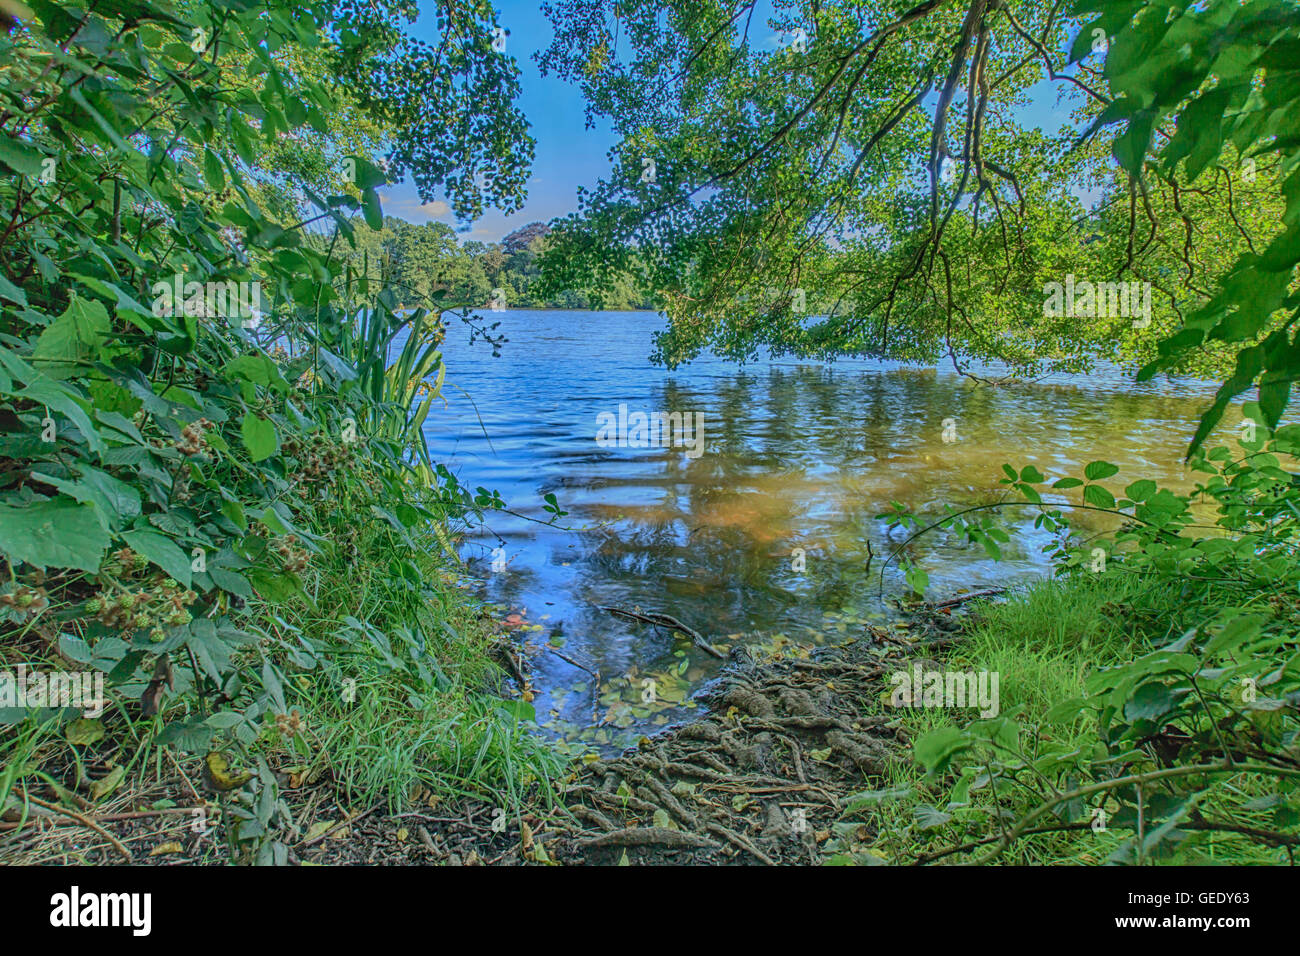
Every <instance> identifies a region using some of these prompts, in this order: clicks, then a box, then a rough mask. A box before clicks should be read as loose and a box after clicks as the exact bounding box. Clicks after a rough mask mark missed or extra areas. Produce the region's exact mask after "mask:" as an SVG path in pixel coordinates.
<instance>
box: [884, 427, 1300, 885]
mask: <svg viewBox="0 0 1300 956" xmlns="http://www.w3.org/2000/svg"><path fill="white" fill-rule="evenodd" d="M1248 411H1252V412H1254V413H1255V414H1258V413H1259V412H1258V409H1248ZM1248 431H1251V430H1248ZM1253 431H1255V434H1248V436H1246V437H1249V439H1250V440H1249V441H1245V440H1243V442H1242V447H1243V450H1244V454H1243V455H1241V456H1240V457H1234V456H1233V455H1232V453H1231V452H1230V451H1229V449H1227V448H1225V447H1217V448H1215V449H1213V450H1212V451H1209V452H1205V451H1204V450H1200V451H1198V452H1197V453H1196V454H1195V455H1194V456H1193V459H1192V463H1191V467H1192V469H1193V470H1194V471H1195V472H1198V473H1200V474H1202V475H1204V476H1206V477H1205V478H1204V479H1203V480H1201V481H1199V482H1198V483H1197V484H1196V487H1195V489H1194V490H1193V491H1192V492H1190V493H1184V492H1179V491H1176V490H1174V489H1171V488H1167V487H1160V486H1159V485H1157V484H1156V483H1155V482H1153V481H1150V480H1145V479H1141V480H1138V481H1134V482H1131V483H1129V484H1128V485H1127V486H1126V487H1124V489H1123V491H1122V492H1121V493H1119V494H1118V496H1117V494H1116V492H1114V491H1112V490H1111V487H1108V484H1110V485H1111V486H1112V487H1113V482H1112V481H1111V480H1112V479H1116V478H1117V475H1118V471H1119V469H1118V468H1117V467H1116V466H1114V465H1113V464H1111V463H1109V462H1105V461H1096V462H1092V463H1091V464H1089V465H1088V466H1087V467H1086V468H1085V470H1084V473H1083V474H1082V475H1081V476H1066V477H1063V478H1059V479H1057V480H1055V481H1052V482H1051V483H1050V485H1049V484H1048V478H1047V477H1045V476H1043V475H1041V474H1039V473H1038V472H1037V471H1036V470H1034V469H1032V468H1026V469H1023V470H1022V471H1020V472H1016V470H1015V469H1013V468H1012V467H1011V466H1010V465H1008V466H1006V467H1005V469H1004V470H1005V471H1006V473H1007V477H1006V478H1005V479H1004V483H1005V484H1007V485H1008V486H1010V487H1012V488H1014V489H1016V490H1017V491H1019V492H1020V494H1021V495H1022V496H1023V499H1024V505H1025V506H1027V507H1031V508H1034V509H1036V510H1037V511H1038V515H1037V518H1036V523H1037V524H1038V525H1040V526H1042V527H1044V528H1046V529H1047V530H1049V531H1053V532H1055V533H1056V535H1057V539H1056V544H1054V545H1053V546H1052V547H1053V549H1054V550H1055V554H1056V558H1057V563H1058V568H1059V570H1060V573H1061V574H1062V575H1064V576H1065V577H1066V580H1067V583H1068V582H1069V581H1070V580H1072V579H1077V578H1079V577H1080V576H1082V577H1084V578H1089V579H1092V581H1094V582H1095V585H1094V584H1091V583H1089V584H1083V583H1078V584H1075V585H1072V586H1075V587H1084V588H1087V587H1094V586H1095V587H1096V588H1099V589H1101V590H1102V591H1103V592H1109V593H1112V594H1119V593H1122V594H1123V598H1122V599H1121V600H1119V601H1110V602H1106V603H1105V604H1104V606H1103V607H1102V608H1101V614H1102V615H1103V616H1112V617H1116V618H1118V619H1120V626H1122V627H1124V628H1126V629H1129V631H1130V635H1131V636H1132V637H1136V638H1137V639H1138V643H1137V644H1136V646H1135V647H1134V650H1133V652H1132V653H1131V655H1130V656H1128V657H1123V658H1117V659H1111V660H1108V661H1104V662H1100V661H1099V662H1096V663H1095V664H1094V666H1092V667H1090V668H1089V669H1088V670H1089V673H1088V674H1087V676H1086V679H1084V680H1082V681H1081V686H1080V687H1079V688H1078V691H1077V693H1076V694H1074V695H1071V696H1070V697H1068V698H1064V699H1056V700H1049V701H1048V702H1047V703H1044V702H1043V699H1042V698H1041V697H1040V698H1038V699H1037V701H1036V702H1035V703H1036V704H1038V705H1039V706H1038V707H1037V708H1036V709H1034V708H1026V707H1024V706H1014V707H1010V708H1007V707H1004V708H1003V711H1002V713H1000V714H999V715H998V716H996V717H994V718H992V719H988V720H975V721H971V722H970V723H968V724H965V725H952V724H946V725H944V726H941V727H939V728H937V729H934V730H932V731H931V732H929V733H928V734H925V735H923V736H921V737H920V738H919V739H918V740H917V741H916V745H915V747H916V749H915V753H916V757H917V759H918V760H919V761H921V763H922V764H923V765H924V766H926V767H927V768H928V769H929V770H930V772H931V774H932V775H940V779H948V780H951V779H953V778H955V779H956V783H955V789H953V791H952V794H951V796H950V799H949V801H948V809H947V810H946V811H943V812H944V813H946V814H948V815H949V816H950V818H952V819H959V821H960V826H958V827H957V830H958V831H959V832H960V833H961V834H962V838H961V839H958V840H957V843H958V844H962V845H965V844H966V843H969V844H970V845H969V846H965V850H967V851H970V850H974V849H977V848H978V849H981V851H982V853H983V855H982V856H981V857H980V859H982V860H989V859H992V858H993V857H995V856H996V855H998V854H1000V853H1002V852H1004V851H1006V850H1008V849H1009V848H1010V847H1011V846H1012V844H1014V843H1016V842H1017V841H1019V840H1021V839H1022V838H1024V837H1027V836H1031V835H1034V834H1039V833H1053V832H1064V831H1068V830H1071V829H1083V830H1087V829H1088V827H1089V824H1090V821H1092V820H1094V819H1096V818H1098V815H1099V814H1100V815H1102V816H1103V817H1104V819H1103V822H1104V823H1106V825H1107V826H1109V827H1110V828H1111V829H1112V830H1116V829H1122V830H1124V831H1127V832H1129V833H1131V834H1132V835H1131V837H1130V838H1129V839H1126V840H1123V841H1118V842H1117V843H1116V845H1115V846H1114V848H1113V852H1112V856H1111V859H1112V860H1114V861H1119V862H1142V861H1144V860H1151V859H1161V858H1168V857H1170V856H1172V855H1175V854H1176V853H1177V852H1181V851H1182V850H1187V849H1190V848H1194V847H1197V846H1200V845H1202V844H1203V843H1204V840H1205V838H1206V835H1207V834H1212V833H1218V834H1223V833H1236V834H1239V835H1241V836H1242V837H1243V838H1245V839H1247V840H1249V841H1253V842H1255V843H1257V844H1259V845H1261V846H1263V847H1268V846H1285V847H1288V848H1290V847H1293V846H1295V845H1296V844H1297V843H1300V795H1298V794H1297V780H1300V762H1297V759H1296V753H1295V747H1296V743H1297V740H1300V719H1298V718H1297V714H1300V669H1298V667H1297V665H1298V664H1300V649H1298V648H1297V646H1296V637H1295V633H1296V624H1297V622H1298V621H1300V597H1298V596H1297V595H1298V593H1300V563H1297V561H1296V551H1297V547H1300V484H1298V483H1297V482H1296V480H1295V478H1294V476H1293V475H1292V474H1291V473H1290V472H1288V471H1287V470H1285V469H1284V468H1283V464H1284V463H1287V462H1293V461H1294V460H1295V458H1296V456H1297V455H1300V426H1296V425H1289V426H1286V427H1284V428H1282V429H1279V430H1278V431H1277V432H1276V433H1275V434H1269V433H1268V432H1267V431H1266V430H1263V429H1257V430H1253ZM1103 482H1105V484H1104V483H1103ZM1065 491H1077V492H1078V493H1079V495H1080V498H1081V500H1080V501H1079V502H1078V503H1070V502H1069V501H1064V500H1062V498H1063V492H1065ZM1002 506H1005V505H999V506H996V507H1002ZM1076 507H1082V508H1087V509H1089V510H1100V511H1105V512H1110V513H1113V514H1115V515H1117V516H1119V517H1121V518H1123V519H1124V521H1123V523H1122V524H1121V526H1120V530H1119V531H1117V532H1116V533H1115V534H1114V535H1113V536H1112V537H1111V538H1110V539H1109V540H1108V541H1107V542H1105V544H1104V546H1102V545H1101V544H1100V543H1097V542H1081V541H1079V540H1078V539H1076V538H1075V537H1073V536H1072V535H1071V533H1070V530H1069V521H1068V518H1067V516H1066V512H1068V511H1069V510H1071V509H1072V508H1076ZM894 517H895V518H897V519H899V520H901V521H902V522H903V523H906V524H909V525H911V526H916V524H917V522H916V519H915V517H914V516H911V515H909V514H905V513H904V514H901V515H898V514H896V515H895V516H894ZM1208 517H1212V518H1213V521H1212V523H1206V519H1207V518H1208ZM939 526H943V527H949V528H953V529H955V530H958V531H960V532H963V533H964V534H965V536H966V537H967V539H968V540H971V541H974V542H977V543H980V544H983V545H985V547H986V548H989V549H990V550H991V552H992V551H996V539H993V541H992V544H991V545H990V537H991V533H992V530H993V529H991V528H990V526H989V525H988V524H987V522H986V519H985V518H984V517H983V516H981V517H980V518H978V519H976V518H973V517H971V516H970V515H964V514H960V513H953V514H952V515H950V516H949V517H946V518H945V519H943V520H942V521H941V522H940V523H939ZM922 530H928V529H922ZM1083 659H1084V660H1087V659H1088V655H1086V654H1085V655H1084V656H1083ZM979 663H980V664H981V665H982V666H989V665H988V662H987V661H980V662H979ZM1098 664H1099V665H1101V666H1096V665H1098ZM1049 705H1050V706H1049ZM1080 727H1086V728H1095V729H1094V730H1092V731H1091V732H1089V733H1084V734H1080V733H1079V728H1080ZM974 790H982V791H984V792H985V793H986V794H987V795H988V797H989V799H988V800H987V801H983V802H981V804H980V805H979V806H976V805H975V804H974V802H973V801H972V800H971V799H970V794H971V792H972V791H974ZM1261 813H1262V814H1263V816H1264V818H1265V819H1264V820H1262V821H1260V820H1257V819H1255V818H1256V817H1258V816H1259V815H1260V814H1261ZM1247 816H1250V817H1251V818H1252V821H1253V822H1252V823H1251V825H1250V826H1243V825H1242V824H1241V823H1240V822H1239V821H1240V820H1241V819H1243V818H1245V817H1247ZM948 833H951V831H948ZM948 833H945V836H946V835H948ZM972 836H974V837H975V839H973V840H968V839H967V838H969V837H972ZM928 852H930V853H934V852H942V851H941V850H940V851H935V850H933V849H931V850H929V851H928ZM945 855H946V854H945Z"/></svg>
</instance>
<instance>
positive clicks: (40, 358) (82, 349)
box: [32, 296, 112, 378]
mask: <svg viewBox="0 0 1300 956" xmlns="http://www.w3.org/2000/svg"><path fill="white" fill-rule="evenodd" d="M111 331H112V321H111V320H110V319H109V316H108V310H107V309H105V308H104V306H103V304H102V303H100V302H98V301H96V300H94V299H87V298H83V297H81V296H78V297H77V298H74V299H73V300H72V301H71V302H70V303H68V307H67V308H66V309H64V310H63V314H62V315H60V316H59V317H58V318H57V319H55V320H54V321H53V322H52V323H50V325H48V326H46V328H45V331H43V332H42V333H41V335H40V338H38V339H37V340H36V348H35V349H33V350H32V364H33V365H34V366H36V367H37V368H39V369H40V370H41V371H43V372H45V374H47V375H49V376H50V377H51V378H66V377H67V376H69V375H71V374H73V373H75V372H77V371H78V370H79V369H81V367H82V366H84V365H85V364H86V363H88V362H90V361H92V360H93V359H94V358H96V357H97V356H98V353H99V351H100V350H101V349H102V348H103V347H104V344H105V342H106V340H107V338H108V335H109V333H110V332H111Z"/></svg>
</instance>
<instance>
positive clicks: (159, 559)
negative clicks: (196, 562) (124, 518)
mask: <svg viewBox="0 0 1300 956" xmlns="http://www.w3.org/2000/svg"><path fill="white" fill-rule="evenodd" d="M122 540H123V541H125V542H126V544H127V547H129V548H130V549H131V550H132V551H135V552H137V553H138V554H142V555H144V556H145V557H146V558H148V559H149V560H150V561H152V562H153V563H154V564H156V565H158V567H160V568H162V569H163V570H164V571H166V572H167V573H168V574H169V575H171V576H172V577H173V578H175V579H176V580H177V581H179V582H180V583H181V584H183V585H185V586H186V587H189V586H190V576H191V571H190V558H189V555H187V554H186V553H185V552H184V551H182V550H181V548H180V547H179V546H178V545H177V544H176V543H175V542H174V541H172V539H171V538H168V537H166V536H165V535H161V534H159V533H158V532H156V531H143V530H141V531H124V532H122Z"/></svg>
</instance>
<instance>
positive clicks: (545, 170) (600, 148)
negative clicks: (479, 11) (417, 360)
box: [383, 0, 1069, 242]
mask: <svg viewBox="0 0 1300 956" xmlns="http://www.w3.org/2000/svg"><path fill="white" fill-rule="evenodd" d="M496 10H497V14H498V16H497V20H498V22H499V23H500V24H501V26H502V27H504V28H505V29H506V30H507V31H508V33H509V36H508V38H507V40H506V44H507V46H506V52H507V53H508V54H509V55H510V56H512V57H514V58H515V61H516V62H517V63H518V64H519V68H520V70H521V71H522V76H521V77H520V87H521V89H522V93H521V95H520V97H519V100H518V105H519V107H520V108H521V109H522V110H523V113H524V116H525V117H526V118H527V119H528V123H529V125H530V127H531V132H532V136H533V138H534V139H535V140H536V141H537V155H536V158H535V159H534V161H533V167H532V174H531V176H530V178H529V180H528V199H527V201H526V202H525V203H524V207H523V209H522V210H521V211H520V212H518V213H515V214H514V215H511V216H505V215H502V214H501V212H500V211H498V210H495V209H490V210H488V211H487V213H486V214H485V215H484V216H483V217H482V218H480V219H478V220H477V221H475V222H474V223H472V224H470V228H469V230H468V231H466V232H462V233H461V234H460V238H461V239H462V241H463V240H466V239H477V240H479V241H483V242H495V241H499V240H500V239H501V238H502V237H503V236H505V235H507V234H508V233H510V232H511V231H513V230H515V229H518V228H519V227H520V226H522V225H525V224H527V223H530V222H534V221H541V222H548V221H549V220H551V219H553V218H555V217H556V216H563V215H566V214H567V213H570V212H573V211H574V210H576V209H577V205H578V201H577V193H578V187H579V186H588V187H590V186H593V185H595V183H596V181H597V180H598V179H600V178H601V177H602V176H604V175H605V174H606V173H607V172H608V171H609V160H608V159H607V153H608V151H609V150H610V149H611V148H612V147H613V146H614V145H615V142H616V139H615V137H614V135H613V134H612V133H611V132H610V129H609V125H608V123H606V122H604V121H602V120H601V119H600V118H599V117H598V118H597V126H596V128H594V129H587V128H586V125H585V124H586V119H585V116H584V113H583V107H584V103H583V97H582V91H581V90H580V89H579V88H578V87H577V86H576V85H573V84H570V83H567V82H565V81H563V80H559V79H557V78H555V77H553V76H550V77H543V76H542V75H541V73H540V72H539V71H538V68H537V64H536V63H535V62H534V61H533V54H534V53H536V52H539V51H541V50H545V49H546V48H547V47H548V46H550V43H551V38H552V36H553V35H554V31H553V30H552V29H551V23H550V21H549V20H548V19H547V18H546V16H545V15H544V14H543V13H542V12H541V9H540V2H539V0H503V2H500V3H497V4H496ZM757 21H758V17H757V16H756V17H755V26H756V27H757ZM413 32H414V34H415V35H416V36H417V37H419V38H420V39H422V40H426V41H429V42H434V41H436V39H437V32H436V30H435V28H434V23H433V16H432V14H431V13H426V14H424V15H422V16H421V18H420V19H419V20H418V21H417V22H416V24H415V26H414V28H413ZM754 32H755V33H758V30H757V29H756V30H755V31H754ZM769 40H770V41H771V42H772V44H775V43H776V39H775V35H773V37H771V38H769ZM1061 88H1066V89H1069V87H1068V86H1067V85H1066V84H1052V83H1050V82H1048V81H1042V82H1041V83H1039V84H1038V85H1037V86H1036V87H1035V88H1034V90H1033V93H1034V102H1033V103H1032V104H1031V105H1030V106H1029V107H1027V108H1026V109H1024V110H1023V111H1021V112H1020V114H1019V116H1018V119H1019V120H1020V121H1021V122H1023V123H1035V124H1040V125H1045V126H1050V127H1051V128H1053V129H1056V128H1058V127H1060V126H1061V124H1063V123H1065V122H1067V120H1068V110H1069V106H1068V104H1059V103H1058V101H1057V100H1058V98H1057V93H1058V92H1059V91H1060V89H1061ZM383 200H384V211H385V213H387V214H390V215H394V216H398V217H400V218H402V219H405V220H407V221H408V222H415V223H422V222H430V221H433V220H440V221H442V222H446V223H450V224H452V225H456V226H460V225H465V224H463V223H457V222H456V220H455V217H454V216H453V215H452V213H451V210H450V209H449V208H448V206H447V204H446V203H445V202H442V201H440V200H436V201H435V202H434V203H431V204H429V205H427V206H422V205H421V204H420V199H419V196H417V195H416V191H415V187H414V185H412V184H411V183H410V182H409V181H407V182H403V183H399V184H397V185H395V186H393V187H391V188H389V189H387V190H384V191H383Z"/></svg>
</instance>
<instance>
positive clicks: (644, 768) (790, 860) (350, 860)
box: [0, 610, 960, 866]
mask: <svg viewBox="0 0 1300 956" xmlns="http://www.w3.org/2000/svg"><path fill="white" fill-rule="evenodd" d="M959 630H960V624H959V621H958V619H956V618H954V617H952V616H951V615H950V614H949V613H948V612H947V611H946V610H945V611H939V612H928V613H926V614H923V615H919V616H917V617H916V618H914V619H913V620H912V622H911V624H910V625H909V626H908V627H907V628H906V629H896V628H886V627H872V628H869V629H868V630H867V631H866V633H864V634H863V635H862V636H860V637H858V638H857V639H855V640H852V641H850V642H848V643H844V644H839V645H835V646H832V647H821V648H815V649H810V648H802V649H800V648H794V649H789V648H787V649H786V651H785V652H783V653H781V654H779V655H774V656H772V657H765V658H763V659H755V657H754V656H753V654H754V652H752V651H750V650H748V649H747V648H746V647H745V646H743V645H738V646H736V647H735V648H734V649H733V650H732V652H731V655H730V657H729V659H728V662H727V666H726V668H725V669H724V670H723V673H722V675H721V676H720V677H719V678H717V679H716V680H714V681H712V682H710V684H709V685H707V686H706V687H705V688H704V689H703V690H702V691H701V692H700V695H699V699H700V703H701V705H702V706H701V711H702V713H701V715H700V716H699V717H698V718H696V719H694V720H692V721H690V722H688V723H683V724H679V725H676V726H674V727H670V728H668V729H666V730H665V731H664V732H662V733H659V734H657V735H656V736H654V737H652V738H645V737H643V738H642V739H641V741H640V743H639V745H638V747H636V748H635V749H633V750H629V751H627V752H625V753H623V754H622V755H620V756H618V757H615V758H611V759H591V760H590V762H587V763H579V764H575V767H574V770H573V772H572V774H571V775H570V779H569V780H567V781H565V784H564V790H563V793H562V797H563V800H562V801H561V802H559V803H558V804H556V805H554V806H550V807H547V806H545V805H544V803H543V802H542V801H541V800H538V801H537V805H536V806H526V807H519V808H513V807H494V806H491V805H489V804H486V803H465V804H463V805H460V806H449V805H448V804H447V803H446V802H435V803H434V805H432V806H425V805H424V803H422V802H421V801H419V800H418V799H417V800H416V801H415V805H416V806H417V807H420V808H421V809H411V810H407V811H405V812H402V813H397V814H385V813H383V812H382V811H377V810H374V809H367V808H351V807H345V806H341V805H340V803H339V801H338V798H337V795H336V794H334V793H333V792H332V789H331V786H330V783H329V781H328V780H323V781H320V782H319V783H318V784H316V785H314V786H312V787H307V788H301V789H297V790H290V791H286V792H285V796H286V799H287V800H288V801H289V802H290V803H291V805H292V808H293V811H294V818H295V820H297V821H298V823H299V826H300V827H303V828H304V830H305V833H304V835H303V836H302V838H301V839H300V840H299V841H298V843H297V844H296V845H294V846H292V847H291V848H290V849H289V853H288V859H287V862H289V863H291V864H295V863H296V864H305V865H312V864H316V865H322V864H323V865H347V864H399V865H453V866H455V865H470V866H474V865H521V864H526V865H548V864H550V865H556V864H558V865H584V864H587V865H692V864H702V865H723V864H741V865H751V864H764V865H817V864H820V863H822V862H823V861H824V860H825V858H826V857H827V855H828V849H827V844H828V841H829V840H830V837H831V834H832V832H833V831H832V826H833V825H834V824H836V823H839V822H840V817H841V810H842V808H843V806H844V803H845V798H846V797H848V796H849V795H851V794H854V793H858V792H860V791H862V790H866V789H871V788H873V787H874V786H875V785H876V783H877V782H878V778H879V776H880V775H881V773H882V772H883V770H884V769H885V767H886V766H887V764H888V763H889V762H890V761H896V760H907V759H910V757H909V754H910V746H909V744H910V741H909V740H908V739H907V736H906V734H905V732H904V731H903V730H902V728H901V726H900V725H901V720H900V717H899V715H898V714H896V713H891V712H890V711H889V710H888V709H887V708H882V706H881V703H880V701H881V699H882V696H883V695H885V694H886V693H887V689H888V687H889V685H888V680H887V678H888V675H889V674H890V673H893V672H895V671H897V670H900V669H903V668H905V667H908V666H910V665H911V663H912V662H913V661H921V662H925V661H927V660H930V659H931V657H932V655H935V654H937V653H938V652H939V650H940V649H941V648H942V647H943V646H944V645H946V644H948V643H951V642H952V641H953V640H954V639H955V638H956V635H957V634H958V633H959ZM760 653H761V652H760ZM176 769H177V770H178V771H180V767H179V766H177V768H176ZM191 780H192V775H187V774H185V773H183V772H178V773H177V775H176V776H175V777H173V778H170V779H163V780H162V781H161V782H160V783H159V784H157V785H156V786H155V787H154V788H152V789H151V790H150V791H148V792H140V791H138V790H137V791H134V792H132V793H131V794H130V796H129V797H123V798H122V799H120V800H119V801H117V803H115V804H112V805H109V806H106V807H99V808H96V809H95V810H93V811H92V810H90V809H87V810H86V811H85V812H84V813H80V814H69V813H67V812H66V810H60V809H59V808H58V806H57V805H56V804H55V803H54V798H53V794H48V795H46V796H45V797H44V800H45V801H46V803H47V804H48V808H45V807H40V806H33V809H34V810H35V811H36V815H34V816H33V817H32V818H31V819H29V820H28V821H27V822H26V823H25V824H24V825H22V826H21V827H20V826H19V825H18V823H17V822H16V821H15V820H13V819H12V817H13V814H12V811H11V813H10V814H9V817H8V818H6V820H5V822H0V857H2V858H5V859H7V860H10V861H12V862H32V863H52V864H57V863H80V862H104V863H125V862H127V858H128V857H129V858H130V860H131V861H132V862H135V863H140V864H157V865H178V864H194V863H212V864H219V863H225V862H227V861H228V859H229V857H228V855H227V853H226V851H225V848H224V846H221V845H220V844H219V843H218V840H219V832H218V831H217V830H216V829H211V830H209V831H208V832H207V833H203V832H201V831H202V829H203V827H202V822H203V820H204V819H205V816H204V814H206V813H208V812H209V811H208V810H206V809H204V810H202V813H196V810H200V809H201V808H204V807H211V806H212V804H211V803H210V802H208V801H210V800H211V795H210V794H209V795H206V796H205V795H204V793H203V792H202V790H203V788H202V785H201V783H200V785H199V786H197V787H196V786H195V785H194V784H193V783H192V782H191ZM33 795H34V796H38V795H36V794H33ZM171 804H174V805H171ZM160 807H161V808H160ZM860 836H861V837H867V838H869V837H870V834H869V833H864V834H860Z"/></svg>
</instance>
